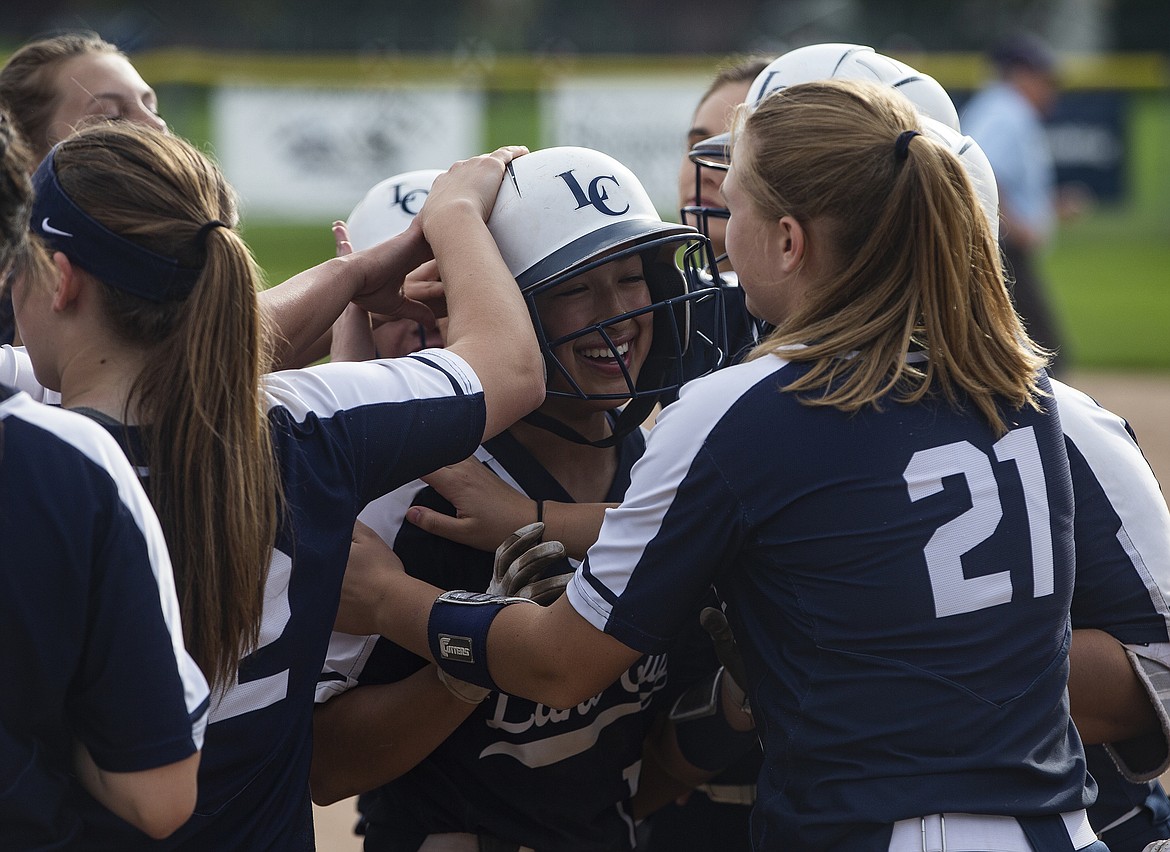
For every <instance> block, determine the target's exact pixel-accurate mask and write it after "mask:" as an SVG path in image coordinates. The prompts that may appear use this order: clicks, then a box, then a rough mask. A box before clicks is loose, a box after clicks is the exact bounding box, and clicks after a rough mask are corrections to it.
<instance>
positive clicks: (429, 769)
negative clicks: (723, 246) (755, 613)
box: [312, 147, 754, 852]
mask: <svg viewBox="0 0 1170 852" xmlns="http://www.w3.org/2000/svg"><path fill="white" fill-rule="evenodd" d="M514 166H515V168H514V171H513V175H514V179H515V183H513V182H512V179H511V178H506V179H505V181H504V183H503V186H502V187H501V189H500V192H499V194H498V196H497V201H496V208H495V210H494V211H493V213H492V215H491V217H490V219H489V220H488V228H489V230H490V232H491V234H492V236H493V237H494V238H495V239H496V242H497V244H498V245H499V246H500V247H501V251H502V253H503V256H504V258H505V260H506V261H507V262H508V265H509V269H510V270H511V271H512V273H513V274H514V275H515V277H516V279H517V283H518V284H519V286H520V291H521V292H522V293H523V294H524V295H525V298H526V300H527V301H528V303H529V307H530V312H531V316H532V321H533V323H534V325H535V327H536V329H537V335H538V338H539V339H540V340H541V343H542V350H543V352H544V354H545V360H546V364H547V365H548V376H549V378H548V392H547V395H546V398H545V401H544V404H543V405H542V406H541V407H540V408H539V409H537V411H536V412H534V413H533V414H532V415H529V417H527V418H525V419H524V420H521V421H520V422H518V423H516V424H513V425H512V426H511V427H510V428H509V429H508V430H507V431H506V432H504V433H503V434H501V435H499V436H497V437H496V438H493V439H492V440H491V441H488V442H487V443H485V444H484V445H483V446H482V447H481V448H480V449H479V450H478V452H477V453H476V457H475V458H476V461H475V463H477V464H479V465H482V466H483V468H484V469H485V470H489V471H491V473H490V474H489V475H491V476H494V477H498V478H499V479H500V481H501V482H504V483H507V485H505V486H504V487H505V488H508V489H515V491H514V492H512V493H513V494H514V495H515V496H517V498H518V499H520V500H521V502H523V503H524V504H525V511H526V513H527V515H526V520H528V521H531V520H533V519H534V518H535V519H539V520H543V510H542V507H543V504H544V501H546V500H548V501H559V503H558V505H563V504H565V503H569V502H572V501H574V500H579V501H582V502H598V501H609V502H613V503H617V502H620V500H621V498H622V495H623V493H624V491H625V488H626V486H627V485H628V483H629V477H630V468H631V467H632V466H633V464H634V463H635V462H636V461H637V459H638V458H639V457H640V456H641V454H642V451H643V449H644V445H645V444H644V436H643V433H642V431H641V429H640V428H639V426H640V424H641V422H642V420H643V418H644V416H645V412H646V411H647V410H648V408H649V407H650V406H653V404H654V403H655V401H656V400H657V398H658V396H659V395H660V394H661V393H663V392H664V391H667V390H670V389H673V388H675V387H677V386H678V385H679V384H681V383H682V381H683V380H685V379H686V378H688V376H686V375H685V374H683V373H682V372H680V367H681V366H682V365H683V364H684V354H685V353H686V352H688V351H689V352H691V353H692V357H691V358H690V359H688V360H687V362H686V363H688V364H690V365H691V366H692V367H695V366H698V365H702V366H701V367H699V369H701V370H703V371H704V372H705V371H710V370H712V369H714V367H715V365H716V363H717V360H718V356H719V355H720V354H721V350H720V348H719V346H718V341H719V335H718V334H717V333H716V331H715V329H714V328H712V327H711V324H708V325H707V326H704V325H701V324H700V323H699V322H697V321H696V320H695V318H696V315H697V314H698V311H696V310H694V306H695V305H696V304H699V303H704V302H706V303H714V304H713V305H708V307H709V308H710V309H709V310H707V311H705V312H704V315H705V316H707V317H717V316H718V301H719V300H718V292H717V291H716V290H715V289H714V288H712V287H709V286H708V287H704V286H702V283H701V280H700V277H699V274H698V269H697V265H696V262H697V260H698V258H699V257H701V253H702V252H704V251H705V250H706V244H705V242H704V241H702V240H701V239H699V238H698V235H697V234H696V232H695V231H694V229H692V228H690V227H686V226H680V225H675V224H670V223H666V222H663V221H661V219H660V218H659V217H658V214H657V213H656V211H655V210H654V207H653V205H652V203H651V202H650V198H649V196H648V195H647V194H646V192H645V190H644V189H643V188H642V186H641V184H640V183H639V181H638V180H637V178H636V177H635V176H634V175H633V174H632V173H631V172H630V171H629V170H628V169H626V168H625V167H624V166H622V165H621V164H620V163H618V162H617V161H615V160H613V159H612V158H610V157H608V156H606V155H604V154H601V153H600V152H597V151H592V150H588V149H584V148H569V147H565V148H548V149H544V150H541V151H536V152H533V153H531V154H528V155H526V156H525V157H523V158H521V159H519V160H517V161H516V162H515V164H514ZM591 186H592V187H602V188H604V197H603V196H602V194H601V193H600V192H596V191H595V194H594V196H593V197H594V198H596V200H597V203H584V204H582V203H581V198H580V195H581V194H584V195H585V196H586V198H588V197H589V195H588V193H589V190H588V189H585V188H588V187H591ZM538 225H539V227H538ZM676 255H681V256H682V257H684V258H685V260H686V262H685V263H684V269H683V270H680V268H679V267H678V266H677V265H676V262H675V258H676ZM684 270H685V271H684ZM366 327H367V329H368V322H367V323H366ZM367 333H368V332H367ZM630 397H634V399H633V401H632V402H631V401H630ZM622 405H626V407H627V410H626V411H622V410H621V406H622ZM520 495H523V497H520ZM417 506H427V507H429V508H431V509H432V510H436V509H437V510H440V511H444V510H445V511H452V512H453V508H452V507H451V506H450V505H449V504H447V503H446V502H445V501H443V500H442V498H441V497H440V496H439V495H437V494H436V493H435V491H434V490H432V489H429V488H427V486H426V484H425V483H424V482H421V481H419V482H415V483H411V484H409V485H406V486H404V487H403V488H400V489H397V490H396V491H394V492H393V493H391V494H389V495H387V496H386V497H385V498H382V499H379V500H377V501H375V502H374V503H373V504H371V505H370V506H369V507H368V508H367V509H366V510H365V511H364V512H363V513H362V515H361V520H362V521H363V522H364V523H366V524H368V525H369V526H370V527H372V528H373V529H374V531H375V532H377V533H378V535H379V536H380V537H381V538H382V539H383V540H384V541H386V542H388V543H390V544H391V545H392V546H393V547H394V549H395V552H396V553H398V554H399V556H400V557H401V558H402V560H403V561H404V563H405V564H406V568H407V570H408V571H409V572H410V573H411V574H412V575H414V576H417V577H420V578H423V579H425V580H427V581H428V582H431V583H434V584H436V585H439V586H441V587H444V588H463V587H469V588H481V589H482V588H487V587H488V586H489V584H490V583H492V582H493V571H492V568H493V564H492V563H493V560H492V555H491V553H490V552H484V551H479V550H475V549H472V548H469V547H464V546H461V545H456V544H453V543H451V542H448V541H446V540H444V539H441V538H439V537H437V536H433V535H429V534H427V533H424V532H422V531H421V530H420V529H419V528H418V527H416V526H414V525H412V524H408V523H405V521H404V518H405V515H406V514H407V513H408V512H410V511H412V510H413V509H414V508H415V507H417ZM557 567H558V569H559V570H560V572H561V573H562V574H564V572H566V571H570V570H571V568H570V566H569V563H568V562H567V561H566V562H564V563H562V564H561V565H559V566H557ZM565 579H567V576H566V577H565ZM351 593H352V590H350V591H347V593H346V594H347V595H349V594H351ZM694 627H695V628H697V627H698V624H697V621H696V622H695V624H694ZM716 667H717V666H716V665H715V664H711V665H710V666H709V670H708V671H703V672H701V673H702V674H709V673H710V671H712V670H714V669H715V668H716ZM685 682H686V680H685V678H684V676H683V666H681V665H680V666H678V667H677V668H676V667H675V664H674V662H673V660H672V661H671V662H670V664H669V666H668V662H667V658H666V655H660V654H650V655H646V656H643V657H641V658H639V659H637V660H635V661H633V662H632V665H630V666H629V667H628V668H627V670H626V671H624V672H622V673H621V676H620V677H618V678H616V679H615V681H614V682H613V683H611V684H608V685H606V687H605V688H604V689H602V690H600V691H599V693H598V694H597V695H596V696H593V697H591V698H590V699H589V700H587V701H585V702H582V703H581V704H580V705H579V706H578V707H576V708H575V709H573V710H572V711H570V712H558V711H554V710H551V709H550V708H548V707H546V706H544V705H541V704H538V703H536V702H533V701H529V700H526V699H523V698H519V697H516V696H513V695H506V694H503V693H489V691H488V690H483V689H479V688H478V687H473V686H470V685H467V684H462V685H461V686H460V687H459V688H458V691H457V693H456V694H455V695H453V694H452V693H451V692H449V691H448V690H447V689H446V688H445V687H444V686H443V685H442V684H440V682H439V679H438V678H437V677H436V671H435V668H434V666H433V665H428V664H427V662H426V661H425V660H422V659H420V658H419V657H417V656H416V655H414V654H412V653H410V652H409V651H406V650H405V649H403V648H401V647H399V646H397V645H395V644H394V643H392V642H389V641H387V640H378V639H377V638H376V637H368V638H367V637H354V636H346V635H344V634H336V635H335V637H334V641H333V642H332V643H331V645H330V654H329V659H328V661H327V669H326V672H325V673H324V675H323V677H322V682H321V684H320V686H319V687H318V698H319V699H321V700H324V699H326V698H329V699H330V700H328V701H327V702H325V703H323V704H322V705H321V706H320V707H319V709H318V710H317V714H316V720H315V723H314V724H315V730H316V734H317V739H316V748H315V750H314V756H313V779H312V787H313V795H314V798H315V799H316V800H317V801H319V802H321V803H326V804H327V803H329V802H332V801H336V800H337V799H339V798H342V797H344V796H347V795H352V794H353V793H360V792H364V791H367V790H371V788H375V787H376V789H372V790H371V792H369V793H367V794H366V795H363V796H362V797H361V799H360V800H359V802H360V807H361V810H362V813H363V816H364V823H365V848H366V850H368V852H415V850H419V849H423V850H429V849H434V848H436V846H437V845H438V844H442V847H441V848H444V849H451V850H456V849H467V850H477V849H479V848H480V845H481V844H483V843H488V842H495V843H510V844H512V846H513V848H515V847H516V846H517V845H519V846H524V847H530V848H534V849H537V850H550V851H551V850H558V852H569V850H577V851H578V852H617V850H621V849H630V848H632V847H633V843H634V822H635V812H634V805H633V803H632V799H633V796H634V792H635V790H637V789H638V787H639V776H640V774H641V773H640V771H639V767H640V765H641V764H642V762H643V741H644V739H645V738H646V736H647V732H648V730H649V729H650V725H651V722H652V721H653V720H654V719H655V718H656V717H658V716H661V715H664V714H665V711H666V710H667V709H668V708H669V706H670V703H671V702H670V700H669V698H668V696H669V694H670V692H671V691H672V690H673V691H676V692H677V689H676V685H678V684H683V683H685ZM350 686H356V687H357V688H356V689H352V690H349V691H347V692H344V694H338V693H341V692H342V691H343V690H346V689H347V688H348V687H350ZM387 742H391V743H394V747H392V748H385V747H382V746H383V745H384V744H385V743H387ZM740 744H741V745H742V746H743V747H746V748H751V747H753V746H754V738H753V737H752V736H751V735H750V734H747V735H744V736H743V737H742V738H741V743H740ZM407 770H409V771H407ZM404 772H405V773H406V774H403V773H404ZM400 775H401V777H398V776H400ZM387 782H389V783H387ZM378 785H381V786H378Z"/></svg>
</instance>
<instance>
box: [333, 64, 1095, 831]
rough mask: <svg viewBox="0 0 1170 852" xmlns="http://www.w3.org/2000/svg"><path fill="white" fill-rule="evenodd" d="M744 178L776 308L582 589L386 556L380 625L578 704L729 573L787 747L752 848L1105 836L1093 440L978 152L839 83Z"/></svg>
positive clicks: (743, 247)
mask: <svg viewBox="0 0 1170 852" xmlns="http://www.w3.org/2000/svg"><path fill="white" fill-rule="evenodd" d="M723 194H724V197H725V199H726V200H727V201H728V206H729V209H730V210H731V218H730V220H729V227H728V233H727V245H728V252H729V257H730V259H731V261H732V265H733V266H734V268H735V270H736V272H737V274H738V276H739V283H740V286H742V287H743V288H744V289H745V293H746V295H747V303H748V307H749V309H750V310H751V311H752V313H753V314H754V315H756V316H758V317H760V318H762V319H765V320H767V321H769V322H770V323H772V324H774V325H776V326H777V329H776V331H775V332H774V333H773V334H772V335H771V336H770V337H769V338H768V339H767V340H766V341H765V342H764V343H762V344H761V346H760V347H759V348H758V349H757V350H756V351H755V352H754V353H753V356H754V357H753V358H752V359H751V360H749V361H748V362H746V363H743V364H740V365H736V366H733V367H729V368H726V369H724V370H721V371H719V372H718V373H716V374H715V375H713V376H711V377H708V378H705V379H701V380H698V381H695V382H692V383H690V384H689V385H688V386H687V387H686V388H685V389H684V391H683V394H682V396H681V398H680V400H679V401H678V402H677V403H675V404H674V405H672V406H669V407H668V408H667V409H665V411H664V413H663V415H662V416H661V418H660V419H659V422H658V425H657V426H656V427H655V429H654V431H653V432H652V433H651V435H650V439H649V442H648V447H647V452H646V455H645V456H644V457H643V459H642V461H641V462H640V463H639V465H638V466H637V467H636V468H635V470H634V471H633V474H632V481H631V485H630V489H629V491H628V492H627V495H626V500H625V501H624V502H623V504H622V505H621V507H619V508H617V509H614V510H612V511H611V512H609V513H608V514H607V516H606V520H605V523H604V525H603V527H602V531H601V537H600V539H599V540H598V543H597V544H596V545H595V546H594V547H593V548H591V549H590V551H589V554H588V556H587V558H586V560H585V562H584V563H583V564H582V566H581V568H580V569H579V570H578V571H577V573H576V574H575V575H574V577H573V580H572V582H571V583H570V585H569V587H568V590H567V593H566V595H565V596H564V597H562V598H561V599H560V600H559V601H557V602H556V603H554V604H553V605H552V606H550V607H548V608H537V607H532V606H527V605H524V604H523V603H515V604H513V603H512V602H511V601H508V600H499V599H488V600H484V599H482V598H473V597H469V596H466V595H459V594H452V593H448V594H446V595H440V596H439V597H438V598H437V599H436V598H435V597H434V596H435V594H436V590H435V589H434V588H433V587H430V586H428V585H426V584H423V583H419V582H418V581H417V580H414V579H413V578H410V577H407V576H405V575H402V574H391V575H390V578H389V582H390V584H391V586H392V590H393V591H392V593H390V594H387V595H386V596H385V597H384V598H383V600H382V603H381V605H380V606H379V607H378V608H377V611H376V612H375V613H372V616H373V617H372V618H371V621H373V622H374V624H376V625H377V626H378V628H379V632H381V633H383V635H387V636H389V637H390V638H393V639H395V640H396V641H399V642H401V643H402V644H403V645H405V646H406V647H409V648H411V649H412V650H414V651H415V652H416V653H422V654H430V655H431V656H432V658H433V659H436V661H437V662H438V663H439V665H440V666H442V667H443V668H444V669H445V670H446V671H447V672H448V673H449V674H451V675H452V676H455V677H460V678H461V679H463V680H469V681H473V682H476V683H479V684H481V685H485V686H493V685H495V684H497V683H498V684H499V686H500V688H503V689H506V690H508V691H509V692H514V693H518V694H522V695H528V696H531V697H533V698H538V699H543V700H545V701H548V702H549V703H551V704H552V705H553V706H560V707H564V706H569V705H571V704H572V703H574V702H575V701H578V700H580V698H581V697H582V696H584V695H588V694H590V693H591V692H592V691H594V687H595V686H596V684H598V683H604V682H607V681H608V680H609V679H611V678H612V677H613V674H614V672H615V671H620V670H621V668H623V667H624V666H625V665H628V662H629V661H630V660H631V659H633V658H636V656H637V655H638V654H640V653H645V652H653V651H655V650H656V649H658V648H660V647H662V646H663V645H664V643H665V641H666V640H667V637H669V636H670V635H672V634H673V633H674V632H675V631H677V629H678V628H679V626H680V624H681V623H682V620H683V619H684V618H685V617H686V603H687V602H689V601H691V600H693V597H694V594H695V592H696V590H697V589H699V588H702V587H704V586H705V585H706V584H707V583H709V582H712V581H713V582H714V583H715V585H716V587H717V588H718V590H719V593H720V595H721V597H722V598H723V599H724V601H725V602H726V609H727V613H728V616H729V618H730V619H731V621H732V624H733V627H734V628H735V633H736V636H737V637H738V639H739V642H740V645H741V648H742V649H743V651H744V656H745V661H746V663H747V669H748V692H749V694H750V700H751V710H752V712H753V714H754V717H755V721H756V725H757V727H758V729H759V731H760V734H761V737H762V739H763V743H764V754H765V758H764V760H765V765H764V770H763V771H762V772H761V775H760V778H759V798H758V801H757V805H756V809H755V812H754V814H753V826H752V829H753V842H754V844H755V846H756V848H761V849H766V848H778V847H784V846H792V847H796V848H809V849H838V848H840V849H850V850H869V849H882V850H885V849H894V850H901V849H914V850H920V849H922V848H923V847H924V846H925V847H926V848H928V849H939V848H941V847H942V846H944V845H945V847H946V848H947V849H950V850H963V849H967V850H986V849H989V848H995V849H1018V850H1028V849H1044V850H1054V849H1090V848H1094V849H1101V848H1104V846H1103V844H1099V842H1098V841H1096V839H1095V837H1094V835H1093V832H1092V830H1091V828H1089V826H1088V822H1087V818H1086V816H1085V812H1084V809H1083V808H1084V805H1085V804H1086V802H1087V801H1088V800H1090V799H1091V796H1090V795H1087V793H1086V787H1085V785H1086V780H1087V776H1086V772H1085V762H1084V754H1083V750H1082V748H1081V744H1080V741H1079V739H1078V737H1077V734H1076V730H1075V728H1074V727H1073V726H1072V724H1071V721H1070V719H1069V715H1068V704H1067V698H1066V694H1065V682H1066V679H1067V653H1068V643H1069V635H1070V631H1069V625H1068V606H1069V602H1070V600H1071V595H1072V587H1073V571H1072V559H1073V538H1072V485H1071V479H1070V475H1069V469H1068V459H1067V455H1066V453H1065V448H1064V441H1063V439H1062V436H1061V433H1060V426H1059V422H1058V420H1057V418H1056V417H1055V416H1053V415H1052V414H1051V413H1049V412H1047V411H1045V410H1044V408H1043V405H1042V404H1041V403H1040V401H1041V400H1042V399H1043V398H1044V397H1045V394H1046V392H1047V388H1048V382H1047V379H1046V377H1045V376H1044V375H1043V372H1042V370H1040V369H1039V368H1040V366H1041V359H1040V358H1039V357H1038V356H1037V355H1036V354H1035V353H1034V352H1033V351H1032V349H1031V348H1030V347H1029V346H1028V345H1027V338H1026V336H1025V334H1024V332H1023V329H1022V328H1021V327H1020V324H1019V320H1018V318H1017V317H1016V315H1015V313H1014V312H1013V311H1012V309H1011V304H1010V300H1009V299H1008V296H1007V292H1006V290H1005V288H1004V286H1003V282H1002V271H1001V269H1000V267H999V263H998V255H997V254H996V251H995V245H994V241H993V239H992V236H991V233H990V231H989V229H988V227H987V225H986V223H985V220H984V217H983V216H981V215H978V213H976V211H977V210H978V206H977V205H978V202H977V199H976V196H975V192H974V190H973V188H972V187H971V184H970V182H969V180H968V179H967V178H966V176H965V174H964V172H963V169H962V166H961V165H960V163H959V161H958V160H957V159H956V158H955V157H954V156H953V154H951V153H950V152H949V151H948V150H946V149H945V148H943V147H942V146H941V145H938V144H937V143H935V142H933V141H932V140H930V139H928V138H921V126H920V125H919V122H918V119H917V116H916V115H915V113H914V111H913V109H912V108H911V107H910V106H909V105H908V104H906V103H905V102H904V100H903V99H899V98H895V97H894V95H893V94H892V93H889V92H888V90H886V89H884V88H877V87H874V86H872V85H867V84H862V83H839V82H833V81H830V82H824V83H815V84H805V85H800V86H793V87H790V88H787V89H785V90H783V91H782V92H780V93H778V94H775V95H772V96H770V97H769V98H767V99H765V100H764V101H763V102H761V104H760V105H759V106H758V108H757V109H756V110H755V111H754V112H752V113H751V114H750V115H749V116H747V118H746V119H745V124H744V127H743V131H742V133H741V134H740V135H739V137H738V142H737V147H736V149H735V152H734V158H733V167H732V169H731V171H730V173H729V176H728V178H727V180H726V181H725V183H724V186H723ZM952 252H958V254H959V255H960V256H961V257H962V258H963V260H962V262H961V263H958V264H955V265H951V264H950V263H949V262H948V259H949V258H951V257H952ZM944 305H945V309H944ZM363 558H364V557H363V555H362V554H361V553H356V554H355V553H353V552H352V551H351V563H350V565H351V570H353V569H354V566H355V564H358V563H359V562H360V560H362V559H363ZM374 561H377V560H376V559H375V560H374ZM428 607H429V609H428ZM420 611H421V612H425V613H427V614H426V615H425V616H424V615H421V614H420ZM496 621H498V625H496V627H497V629H495V630H492V629H491V628H492V626H493V624H494V623H495V622H496ZM489 631H490V632H489ZM553 637H555V640H554V639H553ZM464 650H466V651H468V652H469V656H470V659H471V661H470V662H469V661H468V657H467V656H466V655H464V654H461V653H459V652H460V651H464ZM723 698H724V699H725V700H723V701H722V703H721V704H720V705H719V709H720V710H721V711H722V713H723V714H727V716H726V718H727V720H728V722H729V723H733V722H734V718H735V717H734V713H735V712H737V708H735V707H734V706H732V705H731V703H730V701H728V700H727V699H728V698H729V696H727V695H726V694H725V695H724V696H723ZM690 724H694V725H700V724H702V722H700V721H695V722H692V723H690Z"/></svg>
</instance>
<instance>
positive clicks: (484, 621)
mask: <svg viewBox="0 0 1170 852" xmlns="http://www.w3.org/2000/svg"><path fill="white" fill-rule="evenodd" d="M514 603H535V601H530V600H528V599H527V598H513V597H508V596H506V595H488V594H484V593H482V592H464V591H455V592H444V593H443V594H441V595H439V596H438V597H437V598H435V602H434V603H433V604H432V605H431V615H430V619H429V621H428V622H427V641H428V642H429V643H430V646H431V656H432V657H434V658H435V662H436V663H437V664H438V666H439V668H441V669H442V670H443V671H445V672H447V674H449V675H451V676H452V677H456V678H458V679H459V680H463V681H467V682H468V683H474V684H475V685H476V686H482V687H486V688H487V689H493V690H497V689H499V687H498V686H496V683H495V681H493V680H492V676H491V674H490V672H489V671H488V661H487V636H488V630H489V629H490V628H491V626H492V621H493V620H495V617H496V616H497V615H499V614H500V612H501V611H502V610H503V609H504V607H506V606H509V605H510V604H514Z"/></svg>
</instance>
